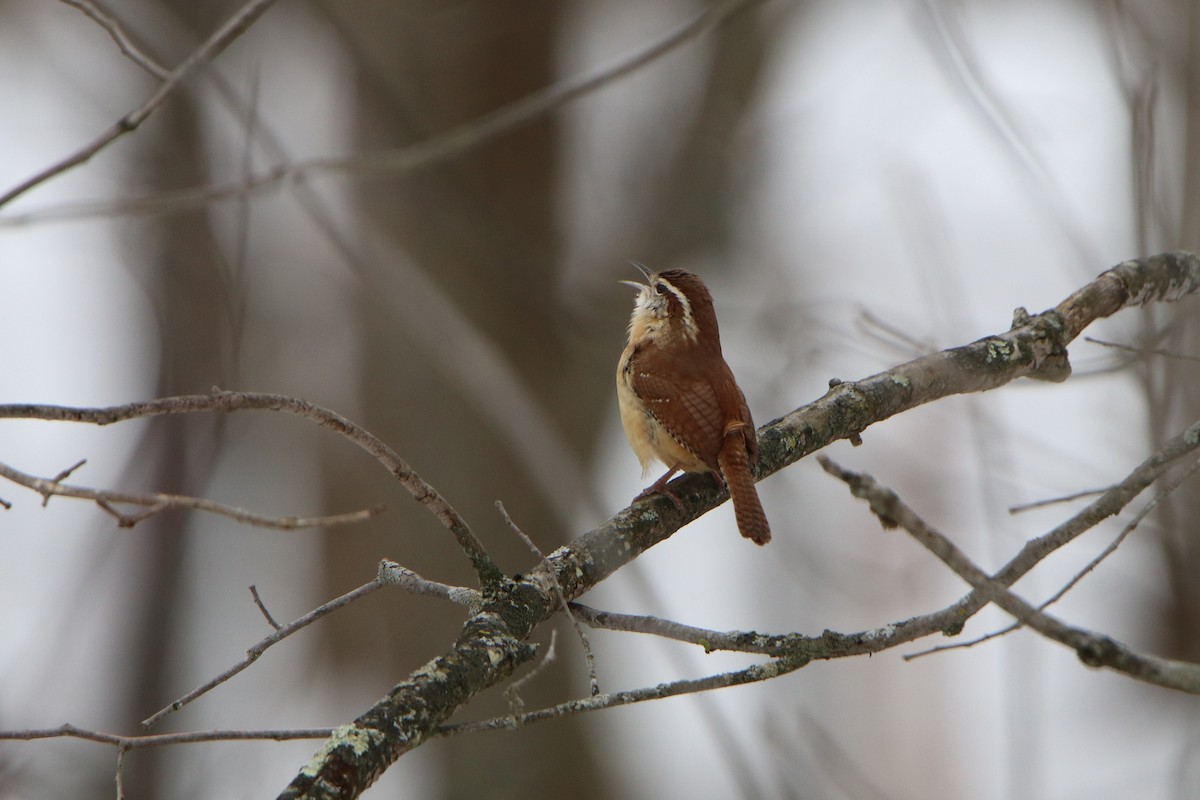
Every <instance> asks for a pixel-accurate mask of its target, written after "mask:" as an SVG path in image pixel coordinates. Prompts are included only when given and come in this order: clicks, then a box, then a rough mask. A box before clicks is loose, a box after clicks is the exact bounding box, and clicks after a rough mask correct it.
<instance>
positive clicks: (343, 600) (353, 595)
mask: <svg viewBox="0 0 1200 800" xmlns="http://www.w3.org/2000/svg"><path fill="white" fill-rule="evenodd" d="M383 585H384V584H383V583H382V582H381V581H379V580H374V581H371V582H370V583H365V584H363V585H362V586H360V587H358V588H357V589H355V590H354V591H351V592H347V593H346V594H344V595H342V596H341V597H338V598H336V599H334V600H330V601H329V602H328V603H326V604H325V605H323V606H320V607H319V608H315V609H313V610H312V611H310V612H308V613H307V614H305V615H304V616H303V617H300V618H299V619H297V620H295V621H294V622H289V623H288V624H286V625H283V626H281V627H279V628H276V629H275V631H274V632H272V633H271V634H270V635H269V636H267V637H266V638H264V639H262V640H261V641H260V642H259V643H258V644H256V645H254V646H253V647H251V648H250V649H249V650H247V651H246V657H245V658H243V659H242V660H241V661H239V662H238V663H236V664H234V665H233V666H232V667H230V668H229V669H227V670H225V671H224V672H222V673H221V674H220V675H217V676H216V677H215V678H212V679H211V680H208V681H205V682H204V683H202V684H200V685H199V686H197V687H196V688H195V689H193V690H192V691H190V692H188V693H187V694H185V695H184V696H183V697H181V698H179V699H178V700H176V701H175V702H173V703H171V705H169V706H167V707H165V708H161V709H159V710H158V711H156V712H154V713H153V714H151V715H150V716H149V717H147V718H146V719H144V720H142V726H143V727H145V728H149V727H151V726H153V725H154V724H155V723H157V722H158V721H159V720H161V719H162V718H163V717H165V716H167V715H168V714H171V713H173V712H175V711H178V710H179V709H181V708H183V707H184V706H186V705H187V704H188V703H190V702H192V701H193V700H196V699H197V698H199V697H202V696H203V695H205V694H207V693H208V692H210V691H212V690H213V689H215V688H216V687H218V686H220V685H221V684H222V683H224V682H225V681H227V680H229V679H230V678H232V677H233V676H234V675H237V674H238V673H239V672H241V671H242V670H244V669H245V668H246V667H248V666H250V665H251V664H253V663H254V662H255V661H257V660H258V657H259V656H261V655H262V654H263V653H265V652H266V651H267V649H268V648H269V647H271V645H273V644H276V643H277V642H280V641H282V640H283V639H286V638H287V637H288V636H291V635H292V634H293V633H295V632H296V631H298V630H300V629H301V628H305V627H307V626H308V625H311V624H312V623H314V622H316V621H317V620H319V619H320V618H321V617H324V616H326V615H327V614H331V613H333V612H334V611H337V610H338V609H339V608H342V607H344V606H347V605H349V604H350V603H353V602H354V601H355V600H358V599H359V598H362V597H365V596H367V595H368V594H370V593H371V592H373V591H375V590H376V589H378V588H380V587H381V586H383Z"/></svg>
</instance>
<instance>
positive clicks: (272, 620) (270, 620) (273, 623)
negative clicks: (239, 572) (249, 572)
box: [250, 584, 281, 630]
mask: <svg viewBox="0 0 1200 800" xmlns="http://www.w3.org/2000/svg"><path fill="white" fill-rule="evenodd" d="M250 596H251V597H253V598H254V605H256V606H258V610H259V611H261V612H262V615H263V616H264V617H265V618H266V620H267V624H268V625H270V626H271V627H272V628H274V629H275V630H279V628H280V627H281V626H280V625H279V623H278V622H276V621H275V618H274V617H272V616H271V612H270V611H267V607H266V605H265V604H264V603H263V601H262V598H261V597H259V596H258V587H257V586H255V585H254V584H250Z"/></svg>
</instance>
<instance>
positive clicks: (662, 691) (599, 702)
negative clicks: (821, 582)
mask: <svg viewBox="0 0 1200 800" xmlns="http://www.w3.org/2000/svg"><path fill="white" fill-rule="evenodd" d="M807 663H808V660H807V659H804V658H781V659H776V660H773V661H768V662H767V663H765V664H754V665H752V666H749V667H746V668H745V669H740V670H736V671H734V672H722V673H720V674H718V675H709V676H708V677H705V678H690V679H685V680H678V681H671V682H669V683H660V684H657V685H655V686H647V687H645V688H642V689H632V690H630V691H625V692H613V693H612V694H601V695H595V696H593V697H587V698H581V699H579V700H569V701H567V702H565V703H559V704H558V705H556V706H550V707H549V708H543V709H540V710H538V711H530V712H528V713H526V714H521V715H520V717H518V718H517V719H516V720H513V719H512V718H511V717H507V716H505V717H493V718H492V719H486V720H480V721H479V722H463V723H458V724H454V725H442V726H440V727H438V728H437V729H435V730H434V733H435V734H436V735H437V736H459V735H462V734H465V733H478V732H479V731H494V730H509V729H511V728H512V727H513V725H514V722H515V724H516V725H528V724H530V723H533V722H543V721H545V720H548V719H556V718H559V717H566V716H571V715H574V714H582V713H584V712H587V711H599V710H600V709H603V708H613V707H615V706H625V705H630V704H632V703H642V702H645V701H647V700H661V699H663V698H666V697H677V696H678V695H682V694H695V693H698V692H708V691H712V690H713V689H724V688H727V687H730V686H742V685H745V684H747V683H758V682H760V681H768V680H772V679H773V678H778V677H780V676H781V675H786V674H788V673H789V672H794V671H796V670H798V669H800V668H801V667H803V666H804V665H805V664H807Z"/></svg>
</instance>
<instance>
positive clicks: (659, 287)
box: [654, 281, 667, 294]
mask: <svg viewBox="0 0 1200 800" xmlns="http://www.w3.org/2000/svg"><path fill="white" fill-rule="evenodd" d="M666 291H667V286H666V284H664V283H663V282H662V281H655V282H654V293H655V294H663V293H664V292H666Z"/></svg>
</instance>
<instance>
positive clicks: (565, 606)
mask: <svg viewBox="0 0 1200 800" xmlns="http://www.w3.org/2000/svg"><path fill="white" fill-rule="evenodd" d="M496 509H497V510H498V511H499V512H500V516H502V517H503V518H504V523H505V524H506V525H508V527H509V529H510V530H511V531H512V532H513V533H515V534H516V535H517V537H518V538H519V539H520V540H521V541H522V542H524V543H525V546H526V547H528V548H529V549H530V550H531V551H532V552H533V554H534V555H535V556H537V559H538V560H539V561H541V562H545V560H546V556H544V555H542V551H541V550H540V549H538V546H537V545H536V544H534V543H533V539H530V538H529V536H528V535H526V533H525V531H523V530H521V527H520V526H519V525H517V523H515V522H513V518H512V517H511V516H509V514H508V511H507V510H506V509H505V508H504V503H502V502H500V501H499V500H497V501H496ZM553 585H554V592H555V594H556V595H558V602H559V603H560V604H561V605H562V610H563V613H564V614H566V615H567V619H569V620H570V621H571V627H573V628H574V629H575V634H576V635H577V636H578V637H579V642H580V644H582V645H583V658H584V661H585V662H586V663H587V670H588V682H589V685H590V686H591V691H592V697H595V696H596V695H598V694H600V680H599V678H597V677H596V657H595V656H594V655H592V643H591V642H589V641H588V637H587V634H586V633H584V632H583V628H582V627H581V626H580V625H579V620H577V619H575V615H574V614H572V613H571V606H570V604H569V603H567V598H566V596H565V595H564V594H563V590H562V585H561V584H560V583H559V582H558V580H557V579H555V580H554V581H553Z"/></svg>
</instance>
